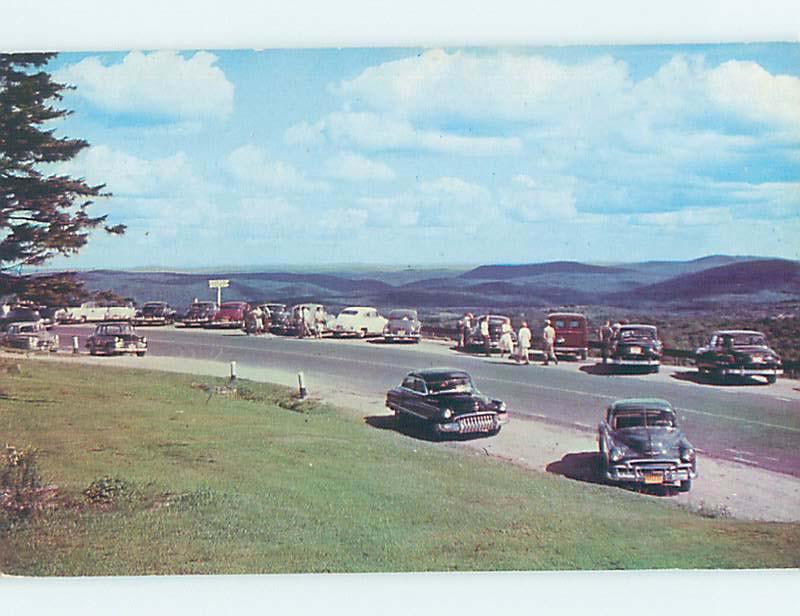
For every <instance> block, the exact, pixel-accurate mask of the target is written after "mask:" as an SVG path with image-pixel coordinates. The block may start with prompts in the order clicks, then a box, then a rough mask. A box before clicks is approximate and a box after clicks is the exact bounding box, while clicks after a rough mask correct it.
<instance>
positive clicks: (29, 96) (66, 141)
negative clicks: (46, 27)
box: [0, 53, 125, 295]
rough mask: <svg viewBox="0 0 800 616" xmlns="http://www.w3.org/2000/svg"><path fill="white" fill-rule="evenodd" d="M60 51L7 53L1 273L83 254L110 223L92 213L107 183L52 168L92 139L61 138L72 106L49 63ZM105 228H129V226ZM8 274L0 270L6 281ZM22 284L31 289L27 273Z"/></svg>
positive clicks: (0, 87) (1, 141)
mask: <svg viewBox="0 0 800 616" xmlns="http://www.w3.org/2000/svg"><path fill="white" fill-rule="evenodd" d="M54 55H55V54H51V53H22V54H0V274H2V273H3V272H6V273H8V272H14V271H15V270H16V271H18V270H20V269H21V268H22V267H23V266H30V265H41V264H42V263H45V262H46V261H48V260H49V259H51V258H53V257H54V256H56V255H72V254H75V253H77V252H78V251H79V250H80V249H81V248H82V247H83V246H84V245H85V244H86V242H87V240H88V236H89V231H91V230H92V229H95V228H98V227H101V226H104V225H105V221H106V216H91V215H90V214H89V212H88V208H89V206H90V205H91V204H92V201H91V199H92V198H94V197H98V196H109V195H108V193H103V192H102V191H103V185H98V186H91V185H89V184H87V183H86V182H85V181H84V180H83V179H81V178H72V177H69V176H67V175H58V174H54V173H49V174H48V173H47V172H46V166H47V165H48V164H49V163H60V162H64V161H68V160H70V159H72V158H73V157H75V156H76V155H77V154H78V153H79V152H80V151H81V150H83V149H84V148H86V147H87V146H88V145H89V144H88V143H87V142H86V141H84V140H83V139H70V138H66V137H56V136H55V128H53V123H54V122H55V121H57V120H59V119H62V118H64V117H65V116H67V115H69V114H70V113H71V111H68V110H65V109H60V108H58V103H59V101H61V100H62V93H63V92H64V91H65V90H67V89H70V87H69V86H66V85H64V84H60V83H56V82H54V81H53V80H52V78H51V75H50V74H49V73H48V72H47V71H45V70H44V69H43V67H44V66H45V65H46V64H47V63H48V62H49V61H50V60H51V59H52V58H53V57H54ZM105 230H106V231H108V232H110V233H116V234H121V233H124V231H125V227H124V225H116V226H114V227H108V226H105ZM15 278H19V277H15ZM8 280H9V277H8V276H0V286H5V284H6V283H7V281H8ZM14 286H15V287H17V288H20V287H22V288H24V286H25V285H24V279H22V280H17V281H16V283H15V285H14ZM2 294H3V289H2V288H0V295H2Z"/></svg>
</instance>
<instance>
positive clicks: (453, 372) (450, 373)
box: [409, 368, 472, 380]
mask: <svg viewBox="0 0 800 616" xmlns="http://www.w3.org/2000/svg"><path fill="white" fill-rule="evenodd" d="M409 376H418V377H421V378H423V379H431V380H435V379H446V378H452V377H456V376H457V377H462V376H464V377H467V378H472V377H470V376H469V373H468V372H465V371H464V370H458V369H456V368H425V369H423V370H414V371H413V372H410V373H409Z"/></svg>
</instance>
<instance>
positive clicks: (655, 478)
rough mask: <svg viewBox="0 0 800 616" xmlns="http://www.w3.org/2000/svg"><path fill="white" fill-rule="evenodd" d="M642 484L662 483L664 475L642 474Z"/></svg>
mask: <svg viewBox="0 0 800 616" xmlns="http://www.w3.org/2000/svg"><path fill="white" fill-rule="evenodd" d="M644 482H645V483H664V474H663V473H645V474H644Z"/></svg>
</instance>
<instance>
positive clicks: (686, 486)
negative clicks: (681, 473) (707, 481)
mask: <svg viewBox="0 0 800 616" xmlns="http://www.w3.org/2000/svg"><path fill="white" fill-rule="evenodd" d="M691 489H692V480H691V479H687V480H686V481H681V485H680V487H679V488H678V490H679V491H681V492H688V491H689V490H691Z"/></svg>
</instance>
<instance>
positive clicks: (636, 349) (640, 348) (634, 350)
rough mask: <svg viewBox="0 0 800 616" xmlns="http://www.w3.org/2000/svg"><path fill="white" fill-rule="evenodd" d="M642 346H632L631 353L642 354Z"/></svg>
mask: <svg viewBox="0 0 800 616" xmlns="http://www.w3.org/2000/svg"><path fill="white" fill-rule="evenodd" d="M641 354H642V347H631V355H641Z"/></svg>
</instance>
